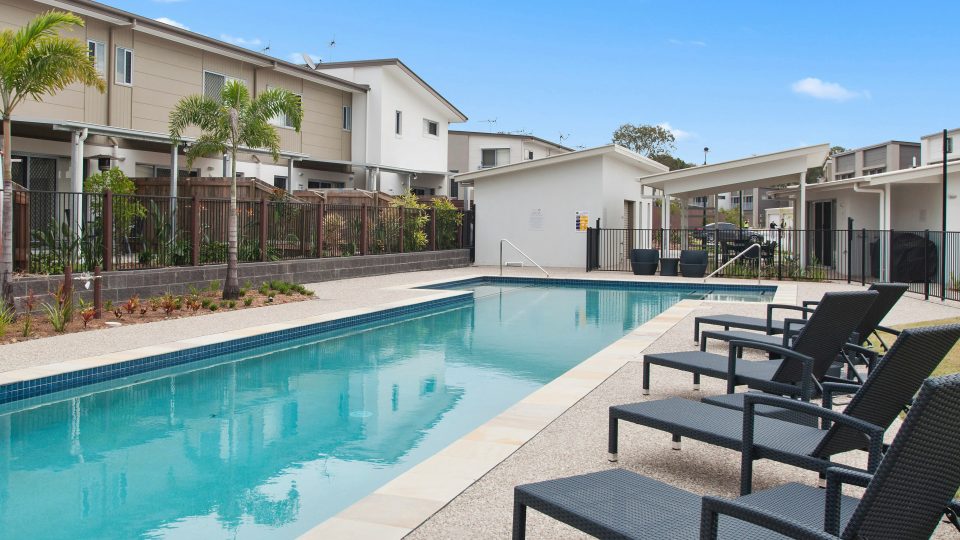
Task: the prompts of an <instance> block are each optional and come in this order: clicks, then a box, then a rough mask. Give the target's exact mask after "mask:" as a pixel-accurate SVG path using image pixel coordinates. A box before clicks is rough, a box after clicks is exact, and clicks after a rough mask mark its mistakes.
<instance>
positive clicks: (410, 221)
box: [390, 191, 430, 251]
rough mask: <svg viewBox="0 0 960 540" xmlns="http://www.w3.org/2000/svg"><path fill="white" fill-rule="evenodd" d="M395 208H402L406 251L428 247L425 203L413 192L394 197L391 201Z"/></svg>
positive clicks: (428, 219)
mask: <svg viewBox="0 0 960 540" xmlns="http://www.w3.org/2000/svg"><path fill="white" fill-rule="evenodd" d="M390 205H391V206H393V207H395V208H402V209H403V210H401V211H402V212H404V216H403V249H404V251H422V250H423V249H424V248H425V247H427V233H426V227H427V223H428V222H429V221H430V217H429V216H428V215H427V212H426V209H427V206H426V205H425V204H421V203H420V201H418V200H417V196H416V195H414V194H413V192H411V191H408V192H407V193H406V194H404V195H401V196H399V197H396V198H394V200H393V202H392V203H390Z"/></svg>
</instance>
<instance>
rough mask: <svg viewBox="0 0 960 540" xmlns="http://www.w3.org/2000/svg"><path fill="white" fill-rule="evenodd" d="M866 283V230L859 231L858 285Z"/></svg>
mask: <svg viewBox="0 0 960 540" xmlns="http://www.w3.org/2000/svg"><path fill="white" fill-rule="evenodd" d="M866 282H867V230H866V229H861V230H860V285H866Z"/></svg>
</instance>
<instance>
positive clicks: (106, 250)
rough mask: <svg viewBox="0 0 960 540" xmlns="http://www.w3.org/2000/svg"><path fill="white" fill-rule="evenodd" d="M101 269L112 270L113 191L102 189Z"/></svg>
mask: <svg viewBox="0 0 960 540" xmlns="http://www.w3.org/2000/svg"><path fill="white" fill-rule="evenodd" d="M102 212H103V231H102V233H101V234H102V235H103V269H104V270H105V271H107V272H109V271H111V270H113V192H112V191H110V190H109V189H105V190H103V209H102Z"/></svg>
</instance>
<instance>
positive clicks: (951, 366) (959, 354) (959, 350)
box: [881, 317, 960, 377]
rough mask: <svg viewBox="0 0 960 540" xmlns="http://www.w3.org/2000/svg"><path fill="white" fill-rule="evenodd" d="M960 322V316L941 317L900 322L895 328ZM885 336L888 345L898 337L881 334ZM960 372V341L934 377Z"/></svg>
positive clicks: (884, 339)
mask: <svg viewBox="0 0 960 540" xmlns="http://www.w3.org/2000/svg"><path fill="white" fill-rule="evenodd" d="M957 323H960V317H954V318H952V319H940V320H936V321H922V322H916V323H910V324H900V325H896V326H894V327H893V328H894V329H896V330H903V329H906V328H919V327H922V326H938V325H941V324H957ZM881 335H882V336H883V341H885V342H886V344H887V345H892V344H893V342H894V341H896V338H895V337H894V336H892V335H890V334H881ZM958 372H960V343H957V344H956V345H954V347H953V349H950V352H949V353H947V357H946V358H944V359H943V362H941V363H940V365H939V366H937V369H936V370H934V372H933V375H932V376H933V377H938V376H940V375H948V374H950V373H958Z"/></svg>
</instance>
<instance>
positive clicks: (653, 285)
mask: <svg viewBox="0 0 960 540" xmlns="http://www.w3.org/2000/svg"><path fill="white" fill-rule="evenodd" d="M481 284H491V285H548V286H551V287H577V288H579V287H591V288H597V289H630V290H635V289H658V290H663V289H667V290H674V291H688V292H717V291H731V292H761V293H771V294H773V293H775V292H776V291H777V286H776V285H740V284H731V283H686V282H681V283H669V282H663V281H620V280H612V279H580V278H537V277H508V276H481V277H471V278H467V279H460V280H455V281H445V282H443V283H431V284H429V285H423V286H421V287H418V288H420V289H450V288H454V287H463V286H470V285H481Z"/></svg>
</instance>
